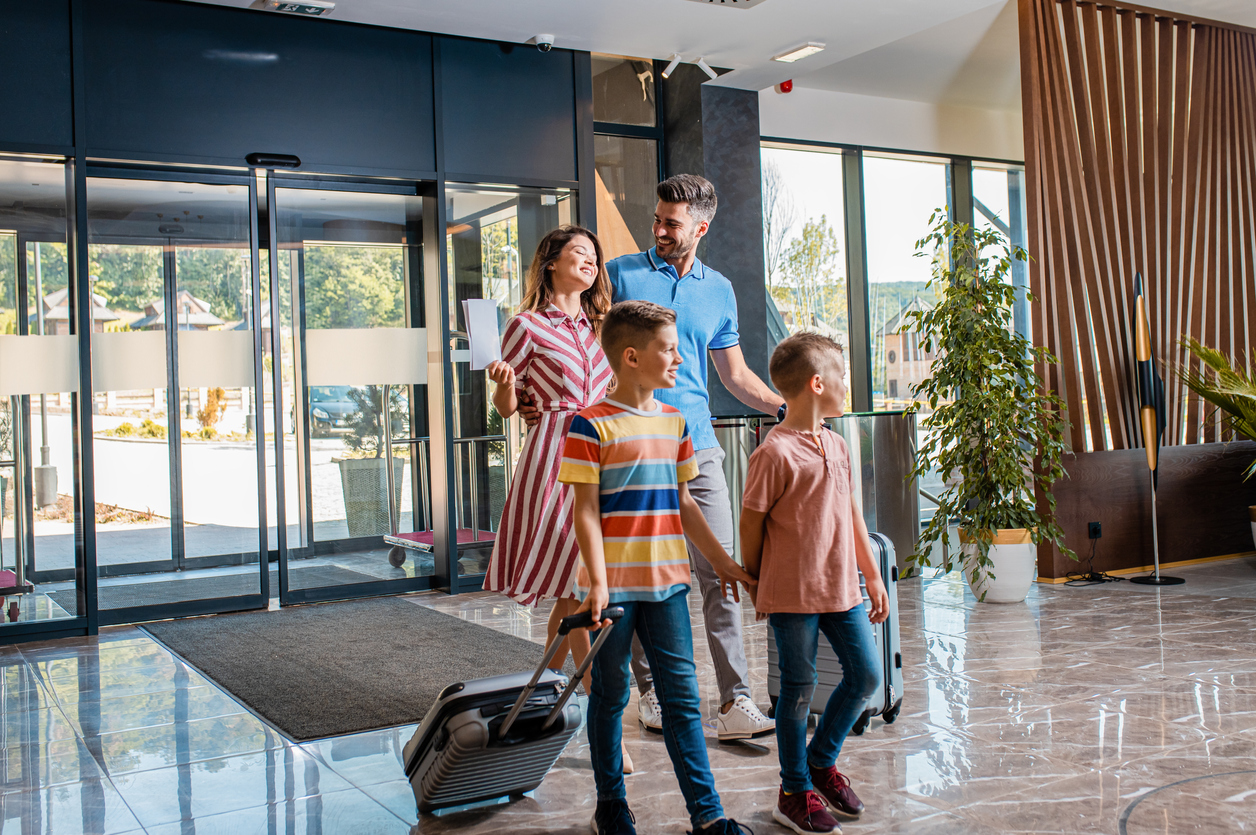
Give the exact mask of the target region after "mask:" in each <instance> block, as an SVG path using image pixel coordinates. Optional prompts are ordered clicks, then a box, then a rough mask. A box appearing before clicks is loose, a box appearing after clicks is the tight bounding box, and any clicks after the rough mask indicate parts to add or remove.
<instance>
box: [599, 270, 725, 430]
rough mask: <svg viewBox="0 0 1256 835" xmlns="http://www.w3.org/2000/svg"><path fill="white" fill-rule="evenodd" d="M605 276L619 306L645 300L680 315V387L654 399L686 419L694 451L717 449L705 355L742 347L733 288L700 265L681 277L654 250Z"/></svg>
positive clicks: (678, 321)
mask: <svg viewBox="0 0 1256 835" xmlns="http://www.w3.org/2000/svg"><path fill="white" fill-rule="evenodd" d="M606 272H607V273H608V274H609V275H610V278H611V288H612V291H611V292H612V297H613V298H614V300H615V301H617V302H620V301H625V300H628V299H641V300H643V301H648V302H654V303H655V304H661V305H662V306H663V307H669V308H671V309H672V310H674V311H676V333H677V335H678V336H679V338H680V358H681V359H682V360H683V362H682V363H681V365H680V369H679V370H678V371H677V372H676V387H675V388H671V389H659V390H658V391H656V392H655V393H654V396H655V397H656V398H658V399H659V400H662V401H663V402H664V403H666V404H668V405H669V406H674V407H676V408H677V409H679V410H680V413H681V414H682V415H684V416H685V423H687V424H688V425H689V434H690V436H691V437H692V438H693V447H694V449H710V448H712V447H716V446H719V442H718V441H716V440H715V430H713V429H712V428H711V408H710V404H709V402H708V396H707V349H708V348H710V349H713V350H717V351H718V350H720V349H721V348H731V347H733V346H734V345H736V344H738V342H739V341H740V340H739V337H738V336H737V296H736V295H735V294H734V293H733V285H732V282H730V281H729V280H728V279H727V278H725V277H724V276H722V275H720V274H719V273H718V272H716V271H715V270H713V269H711V268H710V267H708V266H706V265H705V264H703V263H702V262H701V261H699V260H697V259H694V262H693V269H692V270H690V271H689V272H688V273H687V274H686V275H684V276H680V275H677V274H676V268H675V267H673V266H672V265H671V264H669V263H667V262H666V261H664V260H663V259H662V258H660V257H658V254H657V253H656V252H655V251H654V249H653V248H651V249H650V250H648V251H646V252H637V253H634V254H632V255H621V256H620V257H618V258H616V259H615V260H613V261H611V262H609V263H607V265H606Z"/></svg>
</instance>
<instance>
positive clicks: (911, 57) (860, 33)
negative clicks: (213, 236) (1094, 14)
mask: <svg viewBox="0 0 1256 835" xmlns="http://www.w3.org/2000/svg"><path fill="white" fill-rule="evenodd" d="M191 1H192V2H204V3H211V4H214V5H221V6H235V7H241V8H247V7H260V5H261V2H262V0H191ZM1141 5H1144V6H1152V7H1155V8H1162V9H1165V10H1169V11H1176V12H1181V13H1185V14H1190V15H1195V16H1198V17H1205V18H1211V19H1215V20H1222V21H1226V22H1230V23H1237V24H1241V25H1245V26H1252V27H1256V0H1142V3H1141ZM329 18H330V19H333V20H344V21H354V22H358V23H371V24H376V25H382V26H393V27H397V28H403V29H417V30H421V31H428V32H439V33H445V34H452V35H464V36H468V37H476V38H487V39H490V40H499V41H507V42H514V43H526V42H527V41H529V40H530V39H531V38H532V37H533V36H535V35H537V34H540V33H549V34H552V35H554V37H555V45H556V46H559V47H566V48H571V49H581V50H589V51H592V52H609V53H615V54H620V55H631V56H634V57H643V58H661V59H665V58H667V57H669V56H670V55H671V54H672V53H674V52H678V53H680V54H681V55H683V56H684V57H685V58H687V59H693V58H697V57H700V56H701V57H705V58H706V60H707V62H708V63H709V64H711V65H713V66H717V67H728V68H731V69H732V70H733V72H731V73H729V74H727V75H725V76H723V77H721V78H720V79H719V81H718V82H714V83H718V84H720V85H723V86H730V87H739V88H742V89H747V90H762V89H765V88H767V87H770V86H772V85H773V84H776V83H779V82H781V81H784V80H786V79H789V78H793V79H795V81H796V83H797V84H798V85H799V86H804V87H815V88H820V89H828V90H840V91H843V92H852V93H860V94H863V95H872V96H886V97H890V98H902V99H911V100H916V101H930V102H938V103H949V104H959V105H966V106H974V107H987V108H991V109H1014V108H1016V107H1018V105H1019V95H1020V90H1019V79H1018V75H1017V74H1018V72H1019V64H1018V59H1017V50H1018V43H1017V36H1016V2H1015V0H764V2H762V3H761V4H760V5H757V6H755V7H753V8H749V9H739V8H730V7H720V6H718V5H715V4H711V5H708V4H701V3H693V2H686V1H685V0H337V1H336V9H335V11H334V12H332V13H331V15H330V16H329ZM808 41H818V42H821V43H824V44H826V45H827V48H826V49H825V50H824V51H823V52H821V53H819V54H817V55H813V56H811V57H809V58H805V59H803V60H802V61H799V62H797V63H795V64H780V63H777V62H774V61H772V60H771V57H772V56H773V55H777V54H779V53H781V52H784V51H786V50H788V49H790V48H792V47H795V46H798V45H800V44H803V43H806V42H808Z"/></svg>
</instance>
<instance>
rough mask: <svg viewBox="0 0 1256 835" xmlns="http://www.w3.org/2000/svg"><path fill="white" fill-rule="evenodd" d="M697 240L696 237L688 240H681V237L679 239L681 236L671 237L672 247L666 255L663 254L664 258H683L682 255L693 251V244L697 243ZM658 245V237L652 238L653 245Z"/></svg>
mask: <svg viewBox="0 0 1256 835" xmlns="http://www.w3.org/2000/svg"><path fill="white" fill-rule="evenodd" d="M697 242H698V241H697V238H696V237H693V238H689V239H688V240H683V239H681V238H673V239H672V248H671V249H670V250H669V251H668V253H667V255H666V256H664V257H666V258H684V257H685V256H686V255H688V254H689V253H690V252H693V248H694V245H695V244H697ZM658 245H659V239H658V238H655V239H654V246H655V247H656V248H657V247H658Z"/></svg>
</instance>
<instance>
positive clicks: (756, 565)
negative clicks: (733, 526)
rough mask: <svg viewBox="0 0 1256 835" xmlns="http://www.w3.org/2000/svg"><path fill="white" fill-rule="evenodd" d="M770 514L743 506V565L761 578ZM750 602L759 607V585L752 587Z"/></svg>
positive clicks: (760, 617) (748, 571) (741, 529)
mask: <svg viewBox="0 0 1256 835" xmlns="http://www.w3.org/2000/svg"><path fill="white" fill-rule="evenodd" d="M767 520H768V515H767V514H766V513H763V512H762V511H759V510H751V509H750V508H748V507H746V506H745V505H742V506H741V525H740V526H739V527H740V532H741V562H742V567H743V568H745V569H746V573H747V574H749V575H750V576H752V577H754V578H755V579H756V580H757V579H758V578H759V573H760V569H761V567H762V564H763V530H764V526H765V525H766V524H767ZM749 591H750V602H751V603H753V604H755V608H756V609H757V608H758V606H759V593H758V591H759V590H758V586H751V587H750V590H749ZM758 617H759V619H763V618H765V617H767V615H759V616H758Z"/></svg>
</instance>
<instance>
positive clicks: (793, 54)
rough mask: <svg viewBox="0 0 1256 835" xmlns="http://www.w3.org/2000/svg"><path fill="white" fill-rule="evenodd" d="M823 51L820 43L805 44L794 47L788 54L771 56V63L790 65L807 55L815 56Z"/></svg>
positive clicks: (822, 45)
mask: <svg viewBox="0 0 1256 835" xmlns="http://www.w3.org/2000/svg"><path fill="white" fill-rule="evenodd" d="M823 51H824V44H822V43H805V44H803V45H802V46H799V47H795V48H794V49H791V50H790V51H789V52H782V53H781V54H780V55H773V56H772V60H773V61H780V62H781V63H782V64H792V63H794V62H795V61H799V60H802V59H803V58H806V57H807V56H808V55H815V54H816V53H817V52H823Z"/></svg>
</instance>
